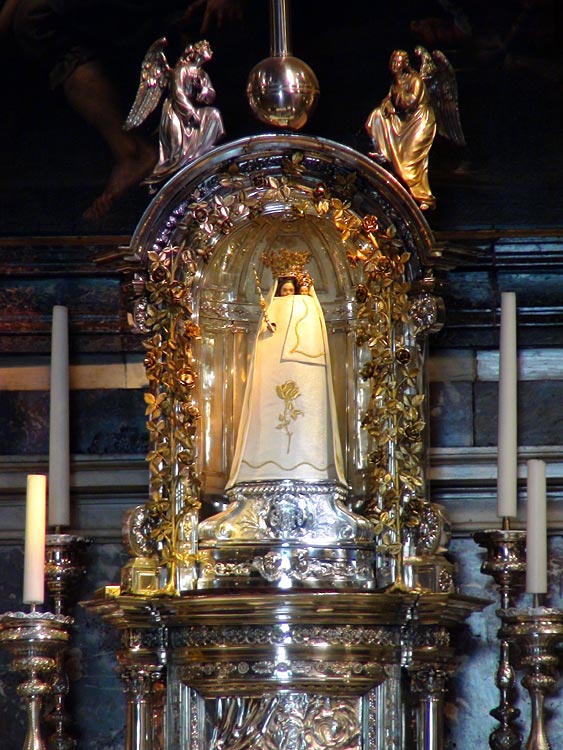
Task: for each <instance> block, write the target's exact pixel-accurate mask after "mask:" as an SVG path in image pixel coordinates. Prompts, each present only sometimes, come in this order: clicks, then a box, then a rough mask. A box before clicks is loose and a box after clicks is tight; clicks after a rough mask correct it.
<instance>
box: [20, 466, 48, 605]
mask: <svg viewBox="0 0 563 750" xmlns="http://www.w3.org/2000/svg"><path fill="white" fill-rule="evenodd" d="M46 503H47V477H46V476H44V475H43V474H30V475H29V476H28V477H27V499H26V506H25V556H24V567H23V602H24V604H42V603H43V601H44V599H45V510H46Z"/></svg>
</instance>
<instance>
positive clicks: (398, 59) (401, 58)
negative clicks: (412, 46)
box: [389, 52, 408, 73]
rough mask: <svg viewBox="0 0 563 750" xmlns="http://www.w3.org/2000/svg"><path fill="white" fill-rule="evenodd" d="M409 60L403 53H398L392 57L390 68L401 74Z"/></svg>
mask: <svg viewBox="0 0 563 750" xmlns="http://www.w3.org/2000/svg"><path fill="white" fill-rule="evenodd" d="M407 62H408V59H407V57H406V56H405V55H404V54H403V53H402V52H396V53H395V54H394V55H392V56H391V62H390V65H389V67H390V68H391V71H392V72H393V73H399V71H401V70H402V69H403V68H404V67H405V66H406V64H407Z"/></svg>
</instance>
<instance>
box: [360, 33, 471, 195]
mask: <svg viewBox="0 0 563 750" xmlns="http://www.w3.org/2000/svg"><path fill="white" fill-rule="evenodd" d="M415 54H416V57H417V59H418V65H417V67H416V68H415V67H413V66H412V65H411V63H410V60H409V55H408V53H407V52H405V51H404V50H395V51H394V52H393V53H392V54H391V59H390V61H389V69H390V71H391V77H392V80H391V85H390V88H389V92H388V94H387V96H386V97H385V98H384V99H383V101H382V102H381V104H380V105H379V106H378V107H376V108H375V109H374V110H373V111H372V112H371V114H370V116H369V117H368V119H367V122H366V130H367V132H368V134H369V136H370V138H371V140H372V143H373V146H374V149H375V150H374V151H373V152H372V153H371V154H370V156H372V157H373V158H375V159H376V160H378V161H379V160H380V161H382V162H384V163H385V165H386V166H389V165H390V166H391V168H392V169H393V170H394V171H395V172H396V174H397V175H398V176H399V177H400V178H401V179H402V180H403V182H404V183H405V184H406V186H407V187H408V189H409V191H410V193H411V195H412V196H413V198H414V199H415V200H416V201H417V203H418V204H419V206H420V208H421V209H422V210H426V209H428V208H434V207H435V205H436V198H435V197H434V195H433V194H432V191H431V189H430V184H429V181H428V156H429V153H430V148H431V146H432V143H433V142H434V137H435V135H436V132H438V133H439V134H440V135H442V136H444V137H446V138H449V139H450V140H452V141H453V142H454V143H456V144H457V145H459V146H464V145H465V137H464V135H463V131H462V127H461V122H460V117H459V106H458V94H457V83H456V79H455V72H454V69H453V67H452V65H451V64H450V62H449V61H448V59H447V58H446V56H445V55H444V54H443V52H440V50H435V51H434V52H432V53H429V52H428V51H427V50H426V49H425V48H424V47H420V46H419V47H416V49H415Z"/></svg>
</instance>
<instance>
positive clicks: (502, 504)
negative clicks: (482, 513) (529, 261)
mask: <svg viewBox="0 0 563 750" xmlns="http://www.w3.org/2000/svg"><path fill="white" fill-rule="evenodd" d="M517 383H518V366H517V353H516V295H515V294H514V292H503V293H502V296H501V316H500V351H499V409H498V458H497V515H498V516H499V518H503V517H507V518H514V517H515V516H516V513H517V510H516V501H517V496H518V489H517V486H518V485H517V482H518V437H517Z"/></svg>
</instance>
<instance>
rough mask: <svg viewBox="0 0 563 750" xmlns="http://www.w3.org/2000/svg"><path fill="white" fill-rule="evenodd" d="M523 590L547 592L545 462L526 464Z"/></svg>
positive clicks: (537, 461) (535, 460)
mask: <svg viewBox="0 0 563 750" xmlns="http://www.w3.org/2000/svg"><path fill="white" fill-rule="evenodd" d="M527 466H528V480H527V500H526V591H527V593H528V594H546V593H547V511H546V498H545V461H540V460H538V459H534V460H531V461H528V462H527Z"/></svg>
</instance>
